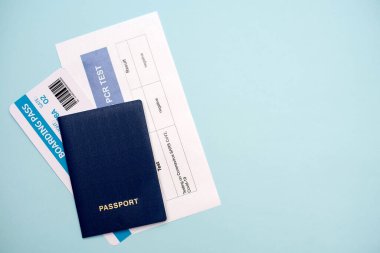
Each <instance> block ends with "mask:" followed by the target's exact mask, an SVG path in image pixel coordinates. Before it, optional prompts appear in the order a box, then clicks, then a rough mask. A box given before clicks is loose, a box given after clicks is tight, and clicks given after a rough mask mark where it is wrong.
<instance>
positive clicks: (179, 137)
mask: <svg viewBox="0 0 380 253" xmlns="http://www.w3.org/2000/svg"><path fill="white" fill-rule="evenodd" d="M57 51H58V55H59V58H60V61H61V64H62V67H63V68H65V69H66V70H67V71H68V72H69V73H70V74H71V75H72V77H73V78H74V80H75V81H76V82H77V83H78V85H79V86H81V88H82V89H83V91H84V92H85V94H87V96H88V97H89V99H90V100H92V101H93V102H94V104H96V106H97V107H103V106H108V105H113V104H117V103H121V102H123V101H130V100H135V99H140V100H141V101H142V102H143V106H144V112H145V117H146V120H147V124H148V130H149V133H150V140H151V144H152V148H153V152H154V158H155V163H156V169H157V173H158V176H159V180H160V185H161V189H162V191H163V194H164V200H165V208H166V212H167V217H168V221H167V222H170V221H173V220H176V219H179V218H182V217H185V216H188V215H191V214H194V213H197V212H200V211H203V210H206V209H209V208H212V207H215V206H217V205H219V204H220V200H219V197H218V193H217V190H216V188H215V185H214V181H213V178H212V175H211V172H210V168H209V166H208V163H207V160H206V156H205V154H204V151H203V148H202V145H201V142H200V139H199V136H198V133H197V130H196V128H195V125H194V122H193V119H192V116H191V112H190V109H189V107H188V104H187V101H186V97H185V94H184V91H183V89H182V85H181V81H180V79H179V76H178V73H177V70H176V67H175V64H174V61H173V59H172V56H171V53H170V50H169V46H168V44H167V41H166V38H165V35H164V32H163V29H162V27H161V23H160V20H159V17H158V15H157V13H151V14H148V15H145V16H142V17H138V18H135V19H132V20H129V21H126V22H123V23H120V24H117V25H114V26H111V27H108V28H105V29H101V30H98V31H95V32H93V33H89V34H86V35H84V36H80V37H77V38H74V39H71V40H68V41H65V42H62V43H60V44H58V45H57ZM146 228H147V227H140V228H133V229H131V232H132V233H136V232H139V231H141V230H143V229H146ZM111 240H112V238H111ZM115 240H116V238H115Z"/></svg>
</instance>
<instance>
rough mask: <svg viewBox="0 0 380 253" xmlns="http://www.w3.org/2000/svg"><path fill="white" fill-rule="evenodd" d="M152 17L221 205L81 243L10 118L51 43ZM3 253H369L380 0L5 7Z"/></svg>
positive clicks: (1, 17)
mask: <svg viewBox="0 0 380 253" xmlns="http://www.w3.org/2000/svg"><path fill="white" fill-rule="evenodd" d="M154 10H157V11H158V12H159V14H160V17H161V21H162V24H163V27H164V29H165V32H166V35H167V39H168V42H169V45H170V47H171V50H172V53H173V57H174V59H175V61H176V64H177V68H178V71H179V74H180V76H181V79H182V81H183V86H184V89H185V92H186V94H187V98H188V102H189V104H190V107H191V109H192V113H193V116H194V119H195V122H196V124H197V127H198V130H199V134H200V136H201V139H202V142H203V145H204V148H205V151H206V154H207V157H208V161H209V163H210V166H211V168H212V172H213V175H214V179H215V182H216V184H217V187H218V190H219V194H220V197H221V200H222V206H221V207H218V208H216V209H212V210H209V211H207V212H203V213H201V214H197V215H194V216H191V217H189V218H186V219H182V220H179V221H176V222H172V223H170V224H167V225H164V226H161V227H159V228H156V229H152V230H149V231H146V232H143V233H141V234H138V235H135V236H133V237H131V238H129V239H128V240H127V241H125V242H124V243H123V244H122V245H120V246H118V247H112V246H110V245H108V243H107V242H106V241H105V240H104V239H103V238H102V237H98V238H92V239H87V240H83V239H81V237H80V231H79V225H78V221H77V216H76V211H75V207H74V203H73V198H72V196H71V195H70V194H69V192H68V191H67V190H66V188H65V187H64V186H63V184H62V183H61V182H60V181H59V179H58V178H57V177H56V176H55V174H54V172H53V171H52V170H51V169H50V168H49V166H48V165H47V163H46V162H45V161H44V159H43V158H42V157H41V156H40V155H39V153H38V152H37V150H36V149H35V148H34V146H33V145H32V144H31V142H30V141H29V140H28V139H27V138H26V137H25V135H24V134H23V132H22V131H21V129H20V128H19V127H18V125H17V124H16V122H15V121H14V120H13V119H12V117H11V116H10V114H9V113H8V107H9V105H10V104H11V103H12V102H14V101H15V100H16V99H18V98H19V97H21V95H23V94H24V93H25V92H26V91H28V90H30V89H31V88H33V87H34V86H35V85H36V84H37V83H38V82H40V81H41V80H43V79H44V78H45V77H46V76H47V75H48V74H50V73H51V72H52V71H53V70H55V69H57V68H58V67H59V66H60V64H59V60H58V56H57V54H56V51H55V46H54V45H55V44H56V43H57V42H61V41H64V40H66V39H69V38H72V37H74V36H77V35H81V34H84V33H87V32H91V31H94V30H96V29H99V28H102V27H105V26H108V25H112V24H115V23H118V22H121V21H124V20H127V19H130V18H133V17H135V16H139V15H141V14H145V13H148V12H151V11H154ZM0 38H1V41H0V45H1V46H0V78H1V79H0V80H1V81H0V94H1V100H0V106H1V107H0V109H1V119H0V127H1V131H0V132H1V136H0V137H1V152H0V154H1V157H0V168H1V176H0V187H1V189H0V252H7V253H8V252H57V253H58V252H182V253H186V252H191V253H194V252H207V251H208V252H211V251H213V252H216V251H219V252H243V251H245V252H247V251H248V250H250V252H281V253H283V252H291V253H295V252H318V253H320V252H324V253H325V252H334V253H337V252H344V253H348V252H361V253H362V252H379V251H380V203H379V195H380V153H379V152H380V133H379V128H380V114H379V108H380V99H379V98H380V2H379V1H375V0H374V1H364V0H361V1H359V0H358V1H349V0H348V1H347V0H346V1H330V0H326V1H325V0H322V1H246V2H244V1H241V2H239V1H186V2H184V1H181V3H180V2H179V1H178V2H174V1H167V2H165V1H125V0H122V1H94V0H91V1H65V2H63V1H62V2H60V3H55V2H54V1H33V2H32V1H30V2H20V1H4V0H1V2H0Z"/></svg>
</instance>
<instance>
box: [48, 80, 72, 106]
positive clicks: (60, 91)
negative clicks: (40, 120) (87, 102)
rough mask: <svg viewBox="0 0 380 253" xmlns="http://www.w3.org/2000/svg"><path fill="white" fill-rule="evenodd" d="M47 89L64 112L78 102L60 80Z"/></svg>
mask: <svg viewBox="0 0 380 253" xmlns="http://www.w3.org/2000/svg"><path fill="white" fill-rule="evenodd" d="M49 89H50V90H51V92H53V94H54V96H55V97H56V98H57V99H58V101H59V102H60V103H61V105H62V106H63V108H65V110H66V111H68V110H70V108H71V107H73V106H74V105H76V104H77V103H78V101H79V100H78V99H77V98H76V97H75V95H74V94H73V93H72V92H71V90H70V89H69V87H67V85H66V84H65V82H64V81H63V80H62V79H61V78H58V79H57V80H56V81H55V82H53V83H52V84H50V85H49Z"/></svg>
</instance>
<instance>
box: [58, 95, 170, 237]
mask: <svg viewBox="0 0 380 253" xmlns="http://www.w3.org/2000/svg"><path fill="white" fill-rule="evenodd" d="M58 123H59V128H60V131H61V136H62V143H63V147H64V151H65V156H66V161H67V165H68V170H69V174H70V180H71V184H72V188H73V193H74V199H75V205H76V208H77V212H78V218H79V223H80V227H81V231H82V237H83V238H85V237H89V236H94V235H100V234H104V233H109V232H115V231H118V230H124V229H128V228H133V227H138V226H142V225H147V224H151V223H156V222H161V221H165V220H166V213H165V208H164V203H163V199H162V194H161V189H160V185H159V182H158V176H157V172H156V167H155V162H154V158H153V152H152V148H151V144H150V139H149V133H148V129H147V125H146V121H145V116H144V111H143V107H142V103H141V101H140V100H136V101H132V102H126V103H121V104H117V105H112V106H106V107H103V108H99V109H94V110H90V111H85V112H80V113H76V114H71V115H67V116H63V117H59V118H58Z"/></svg>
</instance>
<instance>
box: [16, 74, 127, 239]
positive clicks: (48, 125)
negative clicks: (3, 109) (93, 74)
mask: <svg viewBox="0 0 380 253" xmlns="http://www.w3.org/2000/svg"><path fill="white" fill-rule="evenodd" d="M93 108H95V104H94V103H93V102H92V101H91V100H90V99H89V98H88V97H87V96H86V95H85V93H84V92H83V91H82V90H81V88H80V87H79V86H78V85H77V84H76V83H75V82H74V80H73V79H72V78H71V76H70V75H69V74H68V73H67V71H66V70H64V69H58V70H57V71H55V72H54V73H53V74H51V75H50V76H49V77H48V78H46V79H45V80H44V81H42V82H41V83H40V84H38V85H37V86H36V87H34V88H33V89H32V90H31V91H29V92H28V93H26V94H25V95H23V96H22V97H21V98H20V99H18V100H17V101H16V102H15V103H13V104H12V105H11V106H10V108H9V111H10V113H11V114H12V116H13V117H14V119H15V120H16V122H17V123H18V124H19V125H20V127H21V128H22V129H23V130H24V132H25V134H26V135H27V136H28V137H29V139H30V140H31V141H32V143H33V144H34V145H35V146H36V148H37V149H38V151H39V152H40V153H41V155H42V156H43V157H44V158H45V160H46V161H47V162H48V164H49V165H50V167H51V168H52V169H53V170H54V172H55V173H56V174H57V175H58V177H59V178H60V179H61V181H62V182H63V183H64V184H65V186H66V188H67V189H68V190H69V191H70V192H71V193H72V189H71V183H70V177H69V174H68V169H67V164H66V159H65V152H64V150H63V146H62V141H61V135H60V132H59V127H58V121H57V118H58V117H59V116H63V115H67V114H71V113H76V112H81V111H84V110H89V109H93ZM130 234H131V233H130V231H129V230H126V231H120V232H116V233H109V234H105V235H104V236H105V237H106V239H107V240H108V241H109V242H110V243H111V244H117V243H119V242H120V241H122V240H124V239H125V238H126V237H128V236H129V235H130Z"/></svg>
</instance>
